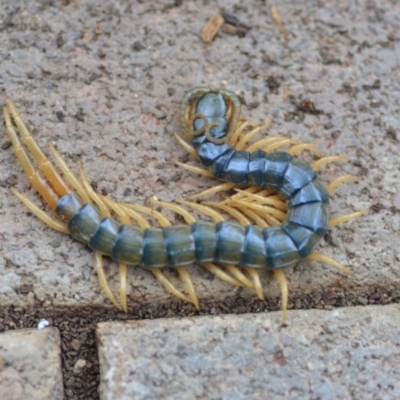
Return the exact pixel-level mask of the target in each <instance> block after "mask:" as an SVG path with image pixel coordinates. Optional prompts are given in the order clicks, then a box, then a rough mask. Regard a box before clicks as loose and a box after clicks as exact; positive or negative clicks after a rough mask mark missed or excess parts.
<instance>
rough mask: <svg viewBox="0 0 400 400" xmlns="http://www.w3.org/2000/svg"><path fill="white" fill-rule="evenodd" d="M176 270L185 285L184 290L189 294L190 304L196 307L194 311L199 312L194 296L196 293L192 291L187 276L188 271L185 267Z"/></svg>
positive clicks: (191, 283)
mask: <svg viewBox="0 0 400 400" xmlns="http://www.w3.org/2000/svg"><path fill="white" fill-rule="evenodd" d="M176 270H177V271H178V274H179V276H180V278H181V279H182V281H183V282H184V283H185V285H186V290H187V291H188V293H189V296H190V299H191V303H193V304H194V306H195V307H196V310H200V306H199V301H198V299H197V294H196V291H195V290H194V287H193V282H192V279H191V277H190V275H189V272H188V270H187V269H186V268H185V267H179V268H177V269H176Z"/></svg>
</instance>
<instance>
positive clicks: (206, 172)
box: [175, 161, 214, 178]
mask: <svg viewBox="0 0 400 400" xmlns="http://www.w3.org/2000/svg"><path fill="white" fill-rule="evenodd" d="M175 164H176V165H179V166H180V167H182V168H184V169H186V170H188V171H190V172H194V173H195V174H199V175H202V176H206V177H207V178H213V177H214V175H213V173H212V172H211V171H210V170H208V169H206V168H200V167H195V166H193V165H189V164H184V163H181V162H179V161H175Z"/></svg>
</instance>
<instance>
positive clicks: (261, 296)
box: [246, 268, 265, 301]
mask: <svg viewBox="0 0 400 400" xmlns="http://www.w3.org/2000/svg"><path fill="white" fill-rule="evenodd" d="M246 271H247V273H248V274H249V275H250V277H251V278H252V279H253V286H254V289H255V291H256V293H257V296H258V298H259V299H260V300H262V301H264V300H265V297H264V291H263V287H262V285H261V281H260V275H259V274H258V271H257V270H256V269H255V268H246Z"/></svg>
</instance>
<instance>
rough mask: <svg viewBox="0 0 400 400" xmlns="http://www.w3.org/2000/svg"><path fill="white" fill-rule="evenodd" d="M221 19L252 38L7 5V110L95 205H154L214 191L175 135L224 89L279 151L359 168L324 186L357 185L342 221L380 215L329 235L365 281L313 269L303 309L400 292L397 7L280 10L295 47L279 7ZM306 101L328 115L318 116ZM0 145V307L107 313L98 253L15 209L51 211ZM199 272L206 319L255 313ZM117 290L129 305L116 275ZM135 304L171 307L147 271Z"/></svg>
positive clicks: (199, 20)
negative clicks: (282, 140)
mask: <svg viewBox="0 0 400 400" xmlns="http://www.w3.org/2000/svg"><path fill="white" fill-rule="evenodd" d="M224 7H225V9H226V10H227V11H229V12H231V13H234V14H235V15H236V16H237V17H238V18H239V20H240V21H242V22H243V23H244V24H246V25H250V26H251V28H252V29H251V30H250V31H248V33H247V34H246V35H245V36H244V37H239V36H233V35H229V34H226V33H220V34H219V35H218V36H217V37H216V38H215V40H214V41H213V42H212V43H210V44H204V43H203V42H202V41H201V39H200V37H199V32H200V30H201V28H202V27H203V25H204V23H205V22H206V21H207V19H208V18H209V17H210V15H212V14H214V13H217V12H219V6H218V5H217V4H214V3H213V2H210V4H208V5H206V6H205V5H204V3H203V2H201V1H199V2H173V1H171V2H168V1H154V2H138V3H132V4H127V3H126V2H116V1H114V0H104V1H102V2H93V1H90V0H85V1H81V2H73V1H71V2H51V1H42V2H40V1H38V2H32V1H28V0H16V1H13V2H7V4H5V3H4V4H3V5H2V7H1V8H0V13H1V15H0V55H1V57H0V86H1V87H2V88H3V91H2V93H1V94H0V102H1V103H2V104H4V102H5V98H6V97H12V98H13V99H14V101H15V103H16V104H17V106H18V107H19V109H20V111H21V113H22V115H23V116H24V118H25V119H26V121H27V123H28V125H29V126H30V127H31V128H32V130H33V132H34V134H35V136H36V137H37V138H38V140H39V143H40V144H41V145H42V146H45V145H46V143H47V142H49V141H51V142H53V143H54V144H55V145H56V147H57V148H58V150H59V151H60V153H61V154H62V155H63V156H64V157H65V158H66V161H67V163H68V165H70V166H71V168H72V169H73V170H74V172H78V170H79V167H80V165H81V163H82V165H83V166H84V169H85V171H86V174H87V176H88V177H89V180H90V181H91V182H92V183H93V185H94V186H95V187H97V190H98V191H99V192H101V193H108V194H109V195H111V196H112V197H113V198H114V199H116V200H118V201H124V202H134V203H138V204H143V203H144V202H145V200H146V199H147V198H149V197H151V196H154V195H156V196H158V197H159V198H160V199H162V200H173V199H177V198H185V197H187V196H188V195H190V194H193V193H196V192H199V191H200V190H202V189H205V188H209V187H211V186H213V185H214V184H215V181H214V180H211V179H206V178H201V177H198V176H195V175H193V174H190V173H189V172H186V171H182V170H181V169H179V168H178V167H177V166H176V165H175V164H174V161H175V160H180V161H186V160H189V158H188V156H187V155H186V153H185V151H184V150H183V149H181V148H180V147H179V146H178V145H177V144H176V143H175V141H174V140H173V138H172V133H173V132H177V131H179V104H180V101H181V98H182V95H183V94H184V93H185V91H186V90H188V89H189V88H191V87H193V86H196V85H211V86H213V87H221V86H223V87H227V88H229V89H231V90H233V91H235V92H236V93H238V94H239V95H240V96H241V98H242V100H243V102H244V106H243V115H244V116H246V117H247V118H249V119H251V120H256V121H262V120H263V119H264V118H265V117H270V118H271V119H272V121H273V124H272V126H271V129H270V131H269V132H268V134H270V135H271V136H274V135H279V134H282V133H284V134H286V135H289V136H291V137H292V138H294V139H298V140H301V141H303V142H314V143H316V144H317V145H318V146H319V147H320V148H321V150H322V153H323V154H324V155H335V154H345V155H347V156H348V157H349V159H350V160H351V161H350V163H348V164H347V165H344V166H335V165H331V166H330V167H329V168H325V169H324V171H322V178H323V181H324V182H327V183H328V182H329V181H332V180H333V179H334V178H335V177H337V176H339V175H341V174H343V173H354V174H355V175H357V176H359V177H360V182H359V183H358V184H347V185H344V186H343V187H342V188H340V189H338V190H337V191H336V193H335V194H334V195H333V196H332V202H331V204H332V213H333V215H338V214H342V213H345V212H350V211H355V210H358V209H362V208H365V207H369V206H371V205H374V204H375V205H376V208H375V210H377V212H375V213H371V214H370V215H368V216H365V217H364V218H362V219H359V220H357V221H353V222H351V223H348V224H345V225H343V226H341V227H338V228H335V229H333V230H332V232H331V234H329V235H327V236H326V237H325V240H323V241H322V243H321V245H320V246H319V250H321V251H322V252H324V253H327V254H328V255H331V256H333V257H334V258H335V259H337V260H338V261H339V262H342V263H343V264H346V265H348V266H349V267H351V268H353V269H354V271H355V274H354V276H353V277H346V278H343V276H342V275H340V274H338V273H337V272H336V271H334V270H333V269H331V268H326V267H324V266H321V265H314V264H313V263H309V262H303V263H300V264H299V265H298V266H297V267H296V268H295V269H291V270H290V271H289V279H290V290H291V294H292V295H294V296H298V297H299V296H302V297H306V295H308V294H309V293H313V294H314V297H315V298H317V297H318V296H319V298H321V297H322V298H324V296H326V295H329V294H331V293H332V292H334V291H339V292H340V291H345V292H346V293H349V292H352V293H354V295H355V297H357V296H359V292H361V291H367V292H368V293H371V292H372V291H374V290H375V288H376V287H378V288H384V290H386V291H390V290H394V289H397V290H398V289H399V285H398V282H399V271H398V269H397V268H396V267H395V266H396V263H398V261H399V259H400V253H399V248H398V246H397V242H398V234H399V226H400V225H399V217H398V215H397V214H396V210H397V207H398V204H399V199H400V193H399V189H398V185H397V184H395V183H396V182H398V154H399V141H398V129H399V123H398V112H399V101H400V100H399V99H400V83H399V79H398V68H399V65H398V56H397V55H398V54H399V51H400V49H399V43H400V42H399V41H398V38H397V36H396V35H397V33H396V32H398V29H399V26H400V3H399V2H393V1H390V0H384V1H381V2H379V3H378V2H376V3H375V2H348V1H346V0H341V1H336V0H329V1H324V2H308V3H307V6H304V4H300V3H299V4H293V2H292V1H290V0H282V1H280V2H279V7H277V9H278V11H279V13H280V15H281V18H282V21H283V23H284V24H285V27H286V30H287V31H288V32H289V35H288V38H287V39H285V38H284V37H283V36H282V34H281V32H280V30H279V27H278V26H277V25H276V24H275V23H274V22H273V19H272V16H271V11H270V6H269V5H267V4H265V5H261V4H260V2H258V1H249V2H246V5H245V6H244V5H243V6H238V4H237V2H236V1H235V0H230V1H226V2H224ZM304 100H311V101H312V102H313V103H314V105H315V108H316V111H315V112H311V113H310V112H307V108H304V107H302V106H301V105H302V104H303V101H304ZM306 104H310V103H309V102H308V103H307V101H306ZM0 141H1V143H0V146H1V147H2V150H1V151H0V198H1V201H0V213H1V220H2V224H1V225H0V238H1V245H0V274H1V276H2V285H1V286H0V303H1V304H2V305H3V306H11V305H17V306H21V307H27V306H31V307H32V306H41V307H45V308H46V307H49V308H52V307H61V306H78V307H83V306H102V307H104V306H105V305H108V306H110V307H111V305H110V303H109V302H106V301H105V296H104V294H103V293H102V292H101V290H100V288H99V285H98V281H97V276H96V274H95V273H93V255H92V254H91V252H90V251H88V250H87V249H86V248H85V247H84V246H82V245H81V244H80V243H77V242H75V241H73V240H72V239H71V238H69V237H66V236H64V235H62V234H59V233H57V232H53V231H51V230H50V229H48V228H47V227H45V226H44V224H43V223H42V222H41V221H39V220H37V219H36V218H34V217H32V215H31V214H30V213H29V212H27V210H26V207H25V206H24V205H23V204H21V203H20V202H19V201H18V200H17V199H16V198H15V196H13V195H12V193H11V192H10V190H9V189H10V187H15V188H16V189H18V190H19V191H21V192H22V193H24V194H26V195H27V196H29V198H31V199H33V200H34V201H35V202H36V203H37V204H39V205H41V204H42V201H41V200H40V199H39V197H38V196H37V195H36V193H35V192H34V191H33V190H32V189H31V188H30V186H29V184H28V181H27V179H26V177H25V176H24V174H23V172H22V169H21V167H20V166H19V165H18V163H17V162H16V160H15V156H14V154H13V151H12V149H11V148H9V142H8V140H7V139H6V136H5V134H4V131H3V134H2V136H1V139H0ZM99 161H101V162H99ZM191 162H192V163H193V161H191ZM191 271H192V274H193V281H194V285H195V289H196V291H197V293H198V295H199V298H200V302H201V304H207V303H208V304H211V303H212V302H221V301H224V300H225V299H226V298H227V297H231V298H232V297H235V298H237V297H242V298H245V299H248V298H252V297H254V293H253V291H251V290H241V289H237V288H234V287H232V286H231V285H229V284H225V283H222V282H220V281H219V280H218V279H215V278H214V277H213V276H211V275H210V274H209V273H207V272H205V271H203V270H201V269H200V268H198V267H193V268H191ZM107 276H108V278H109V279H110V281H111V286H112V288H113V290H114V291H115V292H117V291H118V284H119V280H118V274H117V269H116V266H115V265H113V264H111V265H110V266H108V267H107ZM172 276H173V277H174V275H173V274H172ZM262 281H263V283H264V285H265V293H266V297H267V298H276V297H277V296H278V295H279V288H278V285H277V283H276V282H275V281H271V280H270V279H268V276H267V275H266V274H264V275H263V276H262ZM129 291H130V293H131V296H130V299H129V300H130V306H131V309H132V307H133V306H134V305H137V306H148V305H164V304H170V303H171V296H170V295H169V294H168V293H166V291H165V290H164V289H163V288H162V287H161V286H160V284H158V282H156V281H155V279H154V277H153V276H152V275H151V274H150V273H148V272H147V271H143V270H141V269H139V268H132V269H131V270H130V276H129ZM325 303H326V301H325Z"/></svg>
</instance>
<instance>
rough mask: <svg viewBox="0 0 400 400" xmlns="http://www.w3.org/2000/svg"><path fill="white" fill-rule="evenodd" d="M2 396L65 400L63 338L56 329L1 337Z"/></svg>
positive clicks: (8, 398)
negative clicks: (61, 338)
mask: <svg viewBox="0 0 400 400" xmlns="http://www.w3.org/2000/svg"><path fill="white" fill-rule="evenodd" d="M0 393H1V398H2V399H6V400H18V399H31V400H62V399H63V398H64V389H63V381H62V374H61V348H60V335H59V332H58V330H57V329H56V328H46V329H42V330H38V329H20V330H12V331H8V332H4V333H1V334H0Z"/></svg>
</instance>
